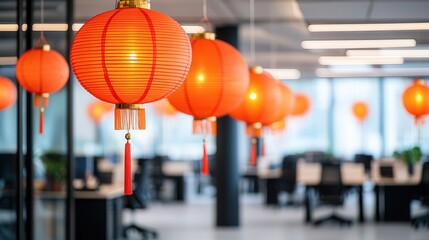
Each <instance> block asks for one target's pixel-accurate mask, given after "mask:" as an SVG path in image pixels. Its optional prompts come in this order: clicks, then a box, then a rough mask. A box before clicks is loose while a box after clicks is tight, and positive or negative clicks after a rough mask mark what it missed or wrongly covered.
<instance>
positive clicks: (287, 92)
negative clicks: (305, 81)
mask: <svg viewBox="0 0 429 240" xmlns="http://www.w3.org/2000/svg"><path fill="white" fill-rule="evenodd" d="M278 85H279V88H280V91H281V101H280V105H279V107H278V108H277V112H276V113H275V114H273V115H272V117H271V118H270V119H266V120H265V121H264V122H262V124H263V125H264V126H269V125H271V124H273V123H275V122H280V121H282V120H284V119H285V117H286V116H287V115H288V114H291V113H292V110H293V107H294V102H295V96H294V94H293V92H292V90H291V89H290V88H289V87H288V86H286V85H284V84H282V83H280V82H279V83H278Z"/></svg>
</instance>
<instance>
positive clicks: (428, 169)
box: [411, 162, 429, 228]
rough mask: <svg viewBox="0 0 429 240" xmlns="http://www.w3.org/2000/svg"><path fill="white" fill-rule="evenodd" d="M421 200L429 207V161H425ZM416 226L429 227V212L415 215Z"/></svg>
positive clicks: (414, 222) (414, 223)
mask: <svg viewBox="0 0 429 240" xmlns="http://www.w3.org/2000/svg"><path fill="white" fill-rule="evenodd" d="M420 201H421V203H422V205H423V206H428V207H429V162H425V163H424V164H423V167H422V178H421V180H420ZM411 223H412V225H413V226H414V227H415V228H419V227H420V226H424V227H427V228H428V227H429V212H427V213H426V214H424V215H421V216H418V217H415V218H413V219H412V220H411Z"/></svg>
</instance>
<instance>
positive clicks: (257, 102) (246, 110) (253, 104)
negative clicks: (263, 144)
mask: <svg viewBox="0 0 429 240" xmlns="http://www.w3.org/2000/svg"><path fill="white" fill-rule="evenodd" d="M281 95H282V91H281V90H280V87H279V82H278V80H276V79H274V78H273V76H271V74H269V73H268V72H266V71H264V70H263V69H262V68H261V67H253V68H251V69H250V85H249V88H248V90H247V94H246V97H245V98H244V100H243V101H242V102H241V104H240V106H239V107H238V108H237V109H235V110H234V111H232V112H231V113H230V115H231V117H233V118H235V119H237V120H241V121H243V122H245V123H246V124H247V135H249V136H250V137H252V140H251V143H252V145H251V153H250V164H251V165H255V164H256V138H257V137H260V136H261V132H262V124H263V123H265V122H270V121H273V118H274V116H275V115H276V114H277V112H278V109H279V106H280V105H281V101H282V96H281Z"/></svg>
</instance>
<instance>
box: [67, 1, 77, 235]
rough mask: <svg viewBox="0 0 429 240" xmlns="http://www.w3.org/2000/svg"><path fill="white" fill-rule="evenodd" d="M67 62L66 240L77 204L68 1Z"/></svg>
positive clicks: (71, 10) (70, 3)
mask: <svg viewBox="0 0 429 240" xmlns="http://www.w3.org/2000/svg"><path fill="white" fill-rule="evenodd" d="M66 9H67V25H68V30H67V47H66V49H67V54H66V56H67V60H68V63H69V66H70V78H69V81H68V83H67V101H66V109H67V111H66V113H67V117H66V119H67V123H66V128H67V134H66V136H67V179H66V181H67V187H66V188H67V189H66V190H67V199H66V240H74V239H75V202H74V188H73V180H74V167H75V166H74V144H73V129H74V121H73V118H74V114H73V106H74V105H73V80H74V77H73V71H72V69H71V64H70V50H71V45H72V43H73V37H74V34H73V29H72V26H73V21H74V0H67V8H66Z"/></svg>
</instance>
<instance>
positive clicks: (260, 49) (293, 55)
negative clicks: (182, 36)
mask: <svg viewBox="0 0 429 240" xmlns="http://www.w3.org/2000/svg"><path fill="white" fill-rule="evenodd" d="M114 2H115V1H114V0H75V19H76V22H84V21H86V20H88V19H89V18H90V17H92V16H94V15H96V14H97V13H100V12H103V11H106V10H109V9H113V8H114V5H115V3H114ZM207 2H208V16H209V19H210V21H211V22H212V23H213V24H214V25H222V24H240V50H241V51H242V53H243V55H244V56H245V57H246V58H247V59H248V60H249V57H250V54H249V53H250V39H252V36H251V34H250V32H251V31H250V28H249V0H207ZM35 5H36V9H38V8H39V7H40V4H39V1H36V3H35ZM202 5H203V0H174V1H171V0H152V9H154V10H157V11H161V12H165V13H167V14H168V15H170V16H172V17H173V18H175V19H176V20H177V21H179V22H180V23H181V24H194V25H195V24H197V23H198V22H199V20H200V19H201V16H202V7H203V6H202ZM45 9H46V10H45V12H46V14H45V19H46V22H51V23H54V22H65V1H64V0H45ZM428 9H429V1H426V0H406V1H404V0H255V21H256V29H255V41H256V60H255V62H256V64H258V65H262V66H263V67H271V68H296V69H299V70H300V71H301V73H302V78H312V77H314V76H315V69H316V68H319V67H321V66H320V65H319V64H318V57H319V56H321V55H324V56H344V54H345V50H323V51H322V50H317V51H316V50H305V49H303V48H301V41H303V40H312V39H313V40H323V39H325V40H329V39H387V38H413V39H416V41H417V46H418V47H420V48H426V47H427V48H428V49H429V31H396V32H394V31H385V32H341V33H332V32H331V33H310V32H309V31H308V30H307V26H308V24H316V23H393V22H429V14H427V10H428ZM15 14H16V13H15V1H14V0H2V1H1V2H0V23H12V22H14V19H15ZM35 19H36V22H38V21H37V19H40V15H39V14H38V12H37V13H35ZM36 35H37V34H36ZM64 36H65V34H64V33H58V32H54V33H47V37H48V39H49V40H50V42H54V43H53V47H54V48H57V49H64V46H65V41H64ZM14 49H15V33H13V32H12V33H11V32H9V33H7V32H0V56H11V55H14V54H15V52H14V51H15V50H14ZM427 60H428V59H406V62H405V64H404V65H401V67H429V64H428V63H427Z"/></svg>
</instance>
